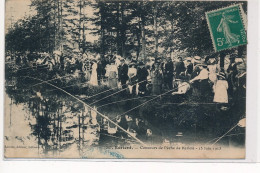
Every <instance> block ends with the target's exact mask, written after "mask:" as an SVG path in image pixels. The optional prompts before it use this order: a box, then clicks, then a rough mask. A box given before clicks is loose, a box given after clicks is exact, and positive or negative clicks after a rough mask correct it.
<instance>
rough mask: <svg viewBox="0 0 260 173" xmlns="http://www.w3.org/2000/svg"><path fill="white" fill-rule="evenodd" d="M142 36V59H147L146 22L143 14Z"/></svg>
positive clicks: (141, 18) (141, 17)
mask: <svg viewBox="0 0 260 173" xmlns="http://www.w3.org/2000/svg"><path fill="white" fill-rule="evenodd" d="M140 20H141V37H142V59H143V60H144V61H146V40H145V27H144V26H145V24H144V20H145V19H144V16H143V14H141V16H140Z"/></svg>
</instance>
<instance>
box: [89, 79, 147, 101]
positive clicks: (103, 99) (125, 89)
mask: <svg viewBox="0 0 260 173" xmlns="http://www.w3.org/2000/svg"><path fill="white" fill-rule="evenodd" d="M145 81H146V80H143V81H140V82H137V83H136V84H139V83H142V82H145ZM136 84H135V85H136ZM127 89H128V88H127V87H126V88H124V89H121V90H119V91H117V92H115V93H113V94H110V95H108V96H106V97H103V98H102V99H99V100H97V101H95V102H93V103H91V104H90V105H93V104H95V103H97V102H100V101H101V100H104V99H106V98H108V97H111V96H113V95H115V94H118V93H120V92H122V91H124V90H127Z"/></svg>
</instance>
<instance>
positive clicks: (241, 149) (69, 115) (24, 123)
mask: <svg viewBox="0 0 260 173" xmlns="http://www.w3.org/2000/svg"><path fill="white" fill-rule="evenodd" d="M247 13H248V2H247V1H209V0H204V1H185V0H182V1H171V0H165V1H149V0H142V1H141V0H140V1H131V0H113V1H112V0H5V60H4V61H5V81H4V83H5V86H4V101H5V103H4V114H5V115H4V141H3V143H4V157H5V158H7V159H11V158H24V159H29V158H36V159H45V158H53V159H245V157H246V145H245V141H246V81H247V53H248V52H247V43H248V40H247V28H248V26H247Z"/></svg>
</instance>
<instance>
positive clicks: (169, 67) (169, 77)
mask: <svg viewBox="0 0 260 173" xmlns="http://www.w3.org/2000/svg"><path fill="white" fill-rule="evenodd" d="M172 81H173V62H172V59H171V57H167V62H166V64H165V82H166V85H167V86H168V88H169V89H170V90H171V89H172V88H173V85H172Z"/></svg>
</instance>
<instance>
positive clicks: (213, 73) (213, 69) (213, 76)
mask: <svg viewBox="0 0 260 173" xmlns="http://www.w3.org/2000/svg"><path fill="white" fill-rule="evenodd" d="M208 69H209V80H210V81H211V82H212V83H213V84H214V83H216V82H217V65H216V64H214V65H208Z"/></svg>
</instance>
